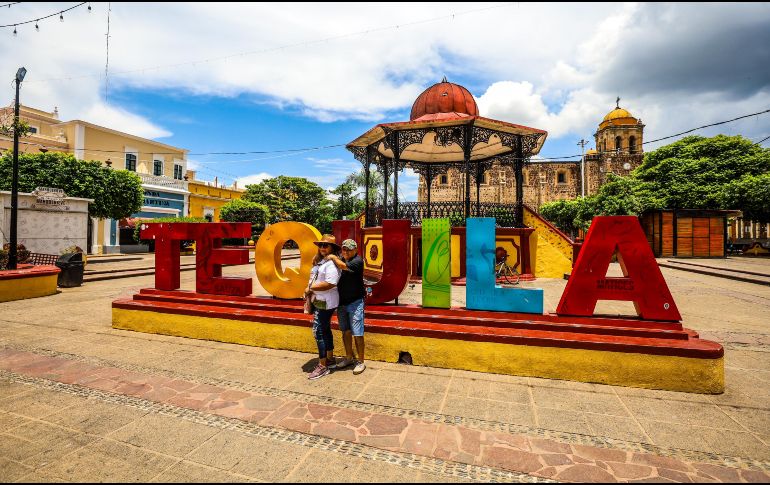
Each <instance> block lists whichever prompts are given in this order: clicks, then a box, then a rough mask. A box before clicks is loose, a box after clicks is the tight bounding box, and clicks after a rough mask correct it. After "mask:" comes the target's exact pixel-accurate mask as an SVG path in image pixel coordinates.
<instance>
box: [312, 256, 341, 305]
mask: <svg viewBox="0 0 770 485" xmlns="http://www.w3.org/2000/svg"><path fill="white" fill-rule="evenodd" d="M339 280H340V270H339V269H338V268H337V265H336V264H334V262H332V261H330V260H326V261H322V262H321V264H317V265H315V266H313V269H311V270H310V281H311V282H312V283H317V282H319V281H324V282H326V283H331V284H333V285H335V286H334V288H332V289H331V290H326V291H318V290H313V295H314V299H315V300H323V301H325V302H326V309H327V310H332V309H334V308H337V307H338V306H339V305H340V294H339V291H337V286H336V285H337V283H338V282H339Z"/></svg>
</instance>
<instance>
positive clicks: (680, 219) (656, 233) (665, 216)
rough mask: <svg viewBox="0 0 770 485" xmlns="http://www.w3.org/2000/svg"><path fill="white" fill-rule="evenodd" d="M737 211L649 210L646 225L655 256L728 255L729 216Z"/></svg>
mask: <svg viewBox="0 0 770 485" xmlns="http://www.w3.org/2000/svg"><path fill="white" fill-rule="evenodd" d="M736 212H737V211H725V210H692V209H667V210H653V211H647V212H645V213H644V215H643V216H642V227H643V228H644V232H645V234H646V235H647V241H648V242H649V243H650V246H651V247H652V252H653V253H654V254H655V257H657V258H660V257H678V258H724V257H725V241H726V239H727V218H728V217H729V216H731V215H733V214H734V213H736Z"/></svg>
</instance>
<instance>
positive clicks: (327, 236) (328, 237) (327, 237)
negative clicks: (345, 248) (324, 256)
mask: <svg viewBox="0 0 770 485" xmlns="http://www.w3.org/2000/svg"><path fill="white" fill-rule="evenodd" d="M321 243H329V244H331V245H332V246H334V247H336V248H337V249H338V250H339V249H340V245H339V244H337V239H335V238H334V236H332V235H331V234H324V235H323V237H321V240H320V241H314V242H313V244H315V245H316V246H318V245H319V244H321Z"/></svg>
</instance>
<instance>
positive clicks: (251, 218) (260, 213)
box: [219, 199, 270, 238]
mask: <svg viewBox="0 0 770 485" xmlns="http://www.w3.org/2000/svg"><path fill="white" fill-rule="evenodd" d="M219 218H220V219H221V220H222V221H224V222H250V223H251V233H252V236H253V237H254V238H256V237H258V236H259V235H260V234H262V231H264V230H265V225H266V224H267V222H268V221H269V220H270V210H269V209H268V208H267V206H266V205H264V204H258V203H256V202H250V201H248V200H242V199H235V200H232V201H230V202H228V203H227V204H225V205H224V206H222V208H221V209H220V211H219Z"/></svg>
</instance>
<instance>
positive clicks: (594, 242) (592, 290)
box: [556, 216, 682, 321]
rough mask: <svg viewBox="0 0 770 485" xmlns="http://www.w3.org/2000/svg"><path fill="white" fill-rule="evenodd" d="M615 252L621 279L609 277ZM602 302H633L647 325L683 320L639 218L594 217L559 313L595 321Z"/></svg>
mask: <svg viewBox="0 0 770 485" xmlns="http://www.w3.org/2000/svg"><path fill="white" fill-rule="evenodd" d="M616 251H617V255H618V262H619V263H620V267H621V269H622V270H623V275H624V276H623V277H622V278H617V277H615V278H611V277H607V269H608V268H609V266H610V261H611V260H612V255H613V254H615V252H616ZM598 300H624V301H633V302H634V306H635V307H636V312H637V314H638V315H639V316H640V317H642V318H644V319H646V320H669V321H680V320H681V319H682V317H681V315H680V314H679V310H678V309H677V307H676V304H675V303H674V299H673V298H672V297H671V292H670V291H669V290H668V286H667V285H666V280H664V279H663V275H662V274H661V272H660V268H659V267H658V263H657V262H656V261H655V256H653V254H652V249H651V248H650V244H649V243H648V242H647V239H646V238H645V236H644V232H643V231H642V226H641V225H640V224H639V219H637V218H636V217H634V216H601V217H594V220H593V222H592V223H591V228H590V229H589V230H588V234H587V235H586V239H585V243H583V247H582V248H581V249H580V254H578V259H577V261H576V262H575V267H574V269H573V270H572V275H571V276H570V278H569V281H568V282H567V287H566V288H565V289H564V293H562V295H561V301H560V302H559V307H558V308H557V309H556V313H558V314H559V315H579V316H591V315H593V313H594V309H595V308H596V302H597V301H598Z"/></svg>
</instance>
